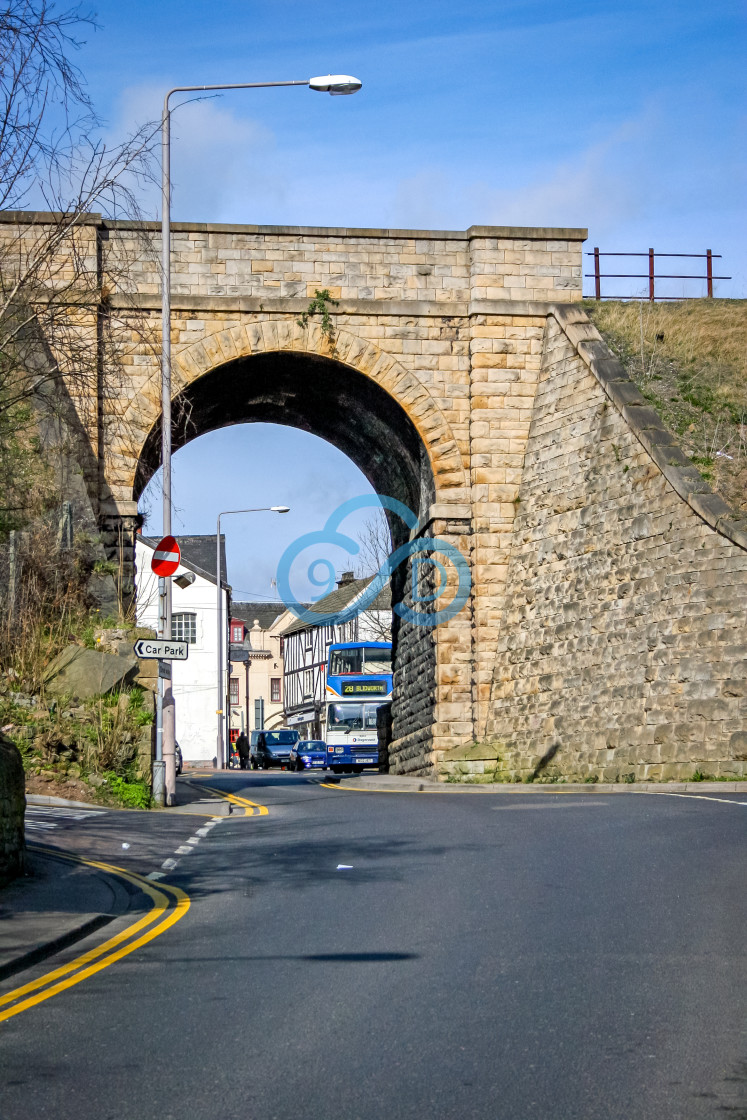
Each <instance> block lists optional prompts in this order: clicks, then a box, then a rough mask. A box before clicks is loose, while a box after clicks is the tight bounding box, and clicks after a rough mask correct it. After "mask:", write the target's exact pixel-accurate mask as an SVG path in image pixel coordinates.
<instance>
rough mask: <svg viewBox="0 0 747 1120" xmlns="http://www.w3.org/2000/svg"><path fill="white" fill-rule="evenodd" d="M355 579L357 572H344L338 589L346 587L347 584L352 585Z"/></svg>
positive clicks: (338, 582)
mask: <svg viewBox="0 0 747 1120" xmlns="http://www.w3.org/2000/svg"><path fill="white" fill-rule="evenodd" d="M354 579H355V572H343V573H342V575H341V576H340V578H339V579H338V581H337V586H338V587H344V586H345V584H346V583H352V582H353V580H354Z"/></svg>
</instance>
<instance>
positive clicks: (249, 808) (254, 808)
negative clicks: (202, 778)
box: [202, 786, 270, 817]
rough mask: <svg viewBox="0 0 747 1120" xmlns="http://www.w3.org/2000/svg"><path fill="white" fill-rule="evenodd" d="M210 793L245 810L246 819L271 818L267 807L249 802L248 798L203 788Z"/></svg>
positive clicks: (211, 787) (208, 787) (212, 788)
mask: <svg viewBox="0 0 747 1120" xmlns="http://www.w3.org/2000/svg"><path fill="white" fill-rule="evenodd" d="M202 789H206V790H207V791H208V793H217V794H218V796H219V797H222V798H223V800H224V801H230V803H231V804H232V805H235V806H236V807H237V809H243V810H244V816H245V817H266V816H269V813H270V810H269V809H268V808H267V806H266V805H260V803H259V802H258V801H249V799H248V798H246V797H239V796H238V794H235V793H226V791H225V790H223V789H216V788H215V787H214V786H202Z"/></svg>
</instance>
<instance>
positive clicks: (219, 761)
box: [215, 506, 290, 770]
mask: <svg viewBox="0 0 747 1120" xmlns="http://www.w3.org/2000/svg"><path fill="white" fill-rule="evenodd" d="M231 513H290V508H289V507H288V506H259V508H258V509H224V510H223V512H222V513H219V514H218V527H217V530H216V534H215V574H216V580H215V582H216V591H217V608H218V609H217V612H216V614H217V617H218V631H217V633H218V686H217V697H218V707H217V709H216V712H215V714H216V715H217V717H218V749H217V751H216V756H215V762H216V766H217V768H218V769H219V770H223V769H224V766H225V751H224V738H223V703H224V700H225V690H224V688H223V618H222V615H223V594H222V588H221V568H222V564H221V559H220V519H221V517H227V516H228V515H229V514H231ZM248 730H249V728H247V731H248Z"/></svg>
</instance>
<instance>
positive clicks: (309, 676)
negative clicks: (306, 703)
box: [303, 669, 314, 697]
mask: <svg viewBox="0 0 747 1120" xmlns="http://www.w3.org/2000/svg"><path fill="white" fill-rule="evenodd" d="M303 694H304V697H306V696H313V694H314V674H313V672H312V670H311V669H304V671H303Z"/></svg>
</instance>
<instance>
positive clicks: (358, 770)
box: [353, 766, 363, 774]
mask: <svg viewBox="0 0 747 1120" xmlns="http://www.w3.org/2000/svg"><path fill="white" fill-rule="evenodd" d="M353 773H354V774H362V773H363V767H362V766H354V767H353Z"/></svg>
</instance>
